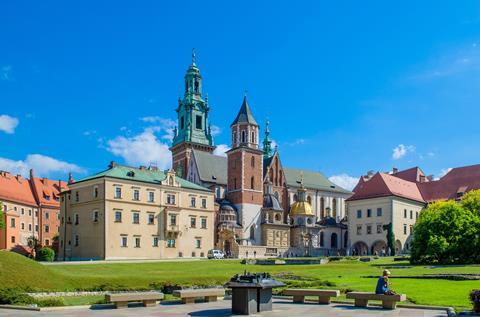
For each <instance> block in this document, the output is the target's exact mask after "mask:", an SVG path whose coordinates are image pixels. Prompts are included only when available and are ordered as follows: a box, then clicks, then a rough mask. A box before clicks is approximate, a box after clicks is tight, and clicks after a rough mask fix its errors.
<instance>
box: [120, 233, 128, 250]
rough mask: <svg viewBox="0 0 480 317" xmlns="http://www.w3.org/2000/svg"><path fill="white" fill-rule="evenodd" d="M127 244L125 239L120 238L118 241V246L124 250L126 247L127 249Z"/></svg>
mask: <svg viewBox="0 0 480 317" xmlns="http://www.w3.org/2000/svg"><path fill="white" fill-rule="evenodd" d="M127 242H128V239H127V237H125V236H122V237H121V239H120V246H121V247H122V248H126V247H127Z"/></svg>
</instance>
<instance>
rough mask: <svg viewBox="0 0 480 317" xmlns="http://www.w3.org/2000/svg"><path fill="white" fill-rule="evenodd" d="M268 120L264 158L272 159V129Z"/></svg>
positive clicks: (264, 140)
mask: <svg viewBox="0 0 480 317" xmlns="http://www.w3.org/2000/svg"><path fill="white" fill-rule="evenodd" d="M268 124H269V122H268V119H267V121H266V123H265V139H263V157H264V158H270V157H272V156H273V151H272V141H271V140H270V128H269V126H268Z"/></svg>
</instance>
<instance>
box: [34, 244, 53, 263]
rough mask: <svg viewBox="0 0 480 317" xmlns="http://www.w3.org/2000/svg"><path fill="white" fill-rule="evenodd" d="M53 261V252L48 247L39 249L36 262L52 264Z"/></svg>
mask: <svg viewBox="0 0 480 317" xmlns="http://www.w3.org/2000/svg"><path fill="white" fill-rule="evenodd" d="M54 259H55V251H53V249H51V248H49V247H44V248H41V249H40V251H38V255H37V260H39V261H46V262H52V261H53V260H54Z"/></svg>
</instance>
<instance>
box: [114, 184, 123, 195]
mask: <svg viewBox="0 0 480 317" xmlns="http://www.w3.org/2000/svg"><path fill="white" fill-rule="evenodd" d="M115 198H122V187H118V186H117V187H115Z"/></svg>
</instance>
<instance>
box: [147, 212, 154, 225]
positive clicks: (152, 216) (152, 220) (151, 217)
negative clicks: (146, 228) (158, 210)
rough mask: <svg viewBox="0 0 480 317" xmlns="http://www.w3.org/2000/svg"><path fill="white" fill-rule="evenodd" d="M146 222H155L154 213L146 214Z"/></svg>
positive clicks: (150, 223)
mask: <svg viewBox="0 0 480 317" xmlns="http://www.w3.org/2000/svg"><path fill="white" fill-rule="evenodd" d="M148 224H149V225H154V224H155V214H148Z"/></svg>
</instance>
